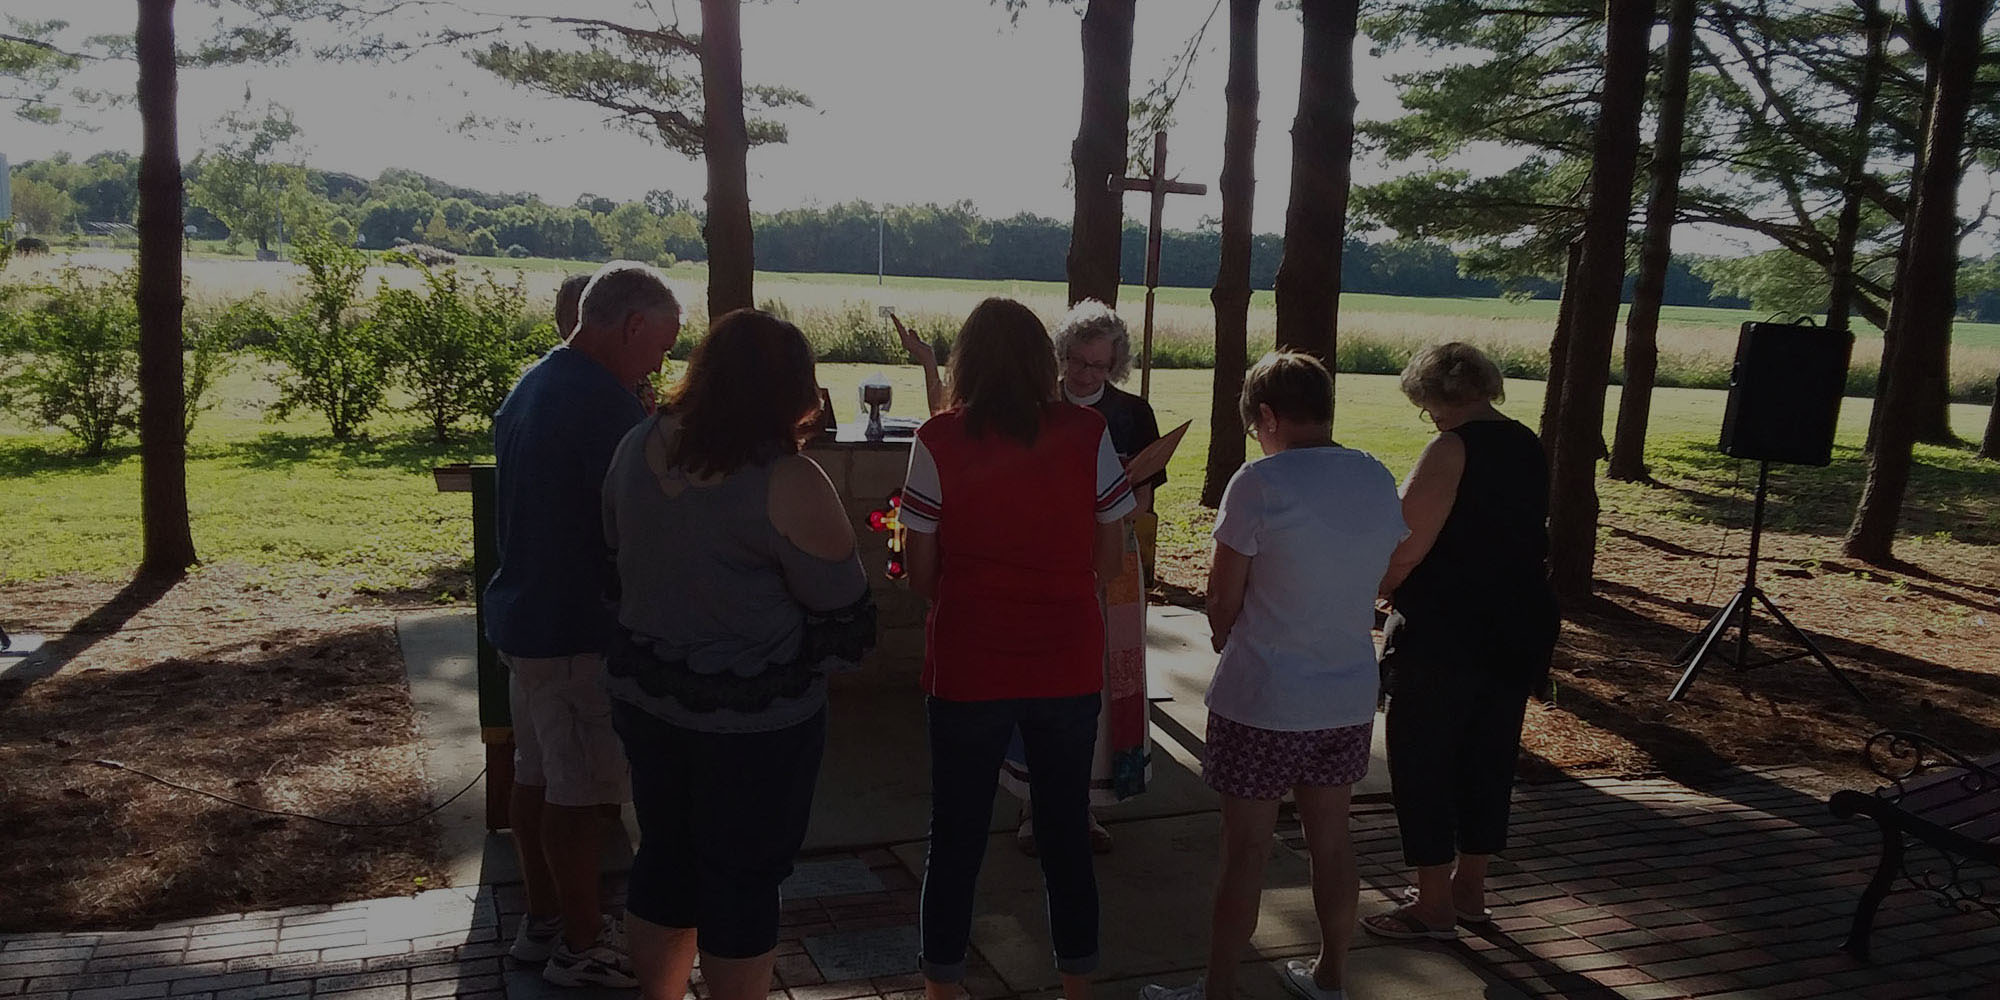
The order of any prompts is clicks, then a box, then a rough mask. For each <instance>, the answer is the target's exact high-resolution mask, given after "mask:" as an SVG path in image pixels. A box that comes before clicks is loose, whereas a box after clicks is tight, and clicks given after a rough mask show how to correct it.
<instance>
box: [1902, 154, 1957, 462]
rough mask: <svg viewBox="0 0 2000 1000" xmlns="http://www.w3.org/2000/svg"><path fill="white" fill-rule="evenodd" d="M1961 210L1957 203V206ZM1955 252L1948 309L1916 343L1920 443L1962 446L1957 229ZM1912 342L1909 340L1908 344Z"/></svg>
mask: <svg viewBox="0 0 2000 1000" xmlns="http://www.w3.org/2000/svg"><path fill="white" fill-rule="evenodd" d="M1957 177H1958V179H1959V180H1958V183H1963V182H1964V180H1965V173H1964V171H1959V172H1958V174H1957ZM1953 210H1954V211H1956V210H1957V203H1956V202H1954V203H1953ZM1945 238H1946V239H1947V240H1948V241H1949V242H1950V244H1951V249H1950V250H1949V251H1948V252H1947V253H1946V254H1945V256H1944V258H1943V259H1944V261H1945V263H1944V264H1943V265H1941V266H1942V267H1943V268H1944V274H1943V275H1941V276H1939V282H1938V285H1939V287H1938V291H1937V294H1939V295H1942V296H1944V298H1943V299H1941V300H1940V301H1941V302H1943V303H1945V307H1944V308H1943V309H1941V310H1937V311H1935V312H1929V311H1927V314H1928V315H1931V316H1932V322H1934V323H1936V324H1938V328H1937V330H1936V331H1934V332H1929V333H1923V334H1919V335H1918V337H1917V339H1916V341H1915V343H1916V344H1917V350H1918V363H1919V364H1920V365H1922V367H1920V368H1919V369H1917V376H1916V378H1917V410H1916V414H1915V415H1914V416H1913V417H1912V418H1911V423H1913V424H1915V425H1916V434H1917V440H1918V441H1921V442H1923V443H1925V444H1942V445H1955V444H1958V435H1957V434H1954V433H1952V430H1951V325H1952V321H1953V320H1954V319H1955V318H1956V317H1957V313H1958V245H1959V231H1958V228H1957V227H1956V226H1954V227H1952V230H1951V232H1950V233H1948V234H1946V235H1945ZM1907 342H1909V341H1907V340H1906V343H1907Z"/></svg>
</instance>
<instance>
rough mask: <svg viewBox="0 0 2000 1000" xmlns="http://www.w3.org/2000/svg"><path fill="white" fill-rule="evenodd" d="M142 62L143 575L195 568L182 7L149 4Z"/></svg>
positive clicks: (139, 48)
mask: <svg viewBox="0 0 2000 1000" xmlns="http://www.w3.org/2000/svg"><path fill="white" fill-rule="evenodd" d="M134 41H135V43H136V50H135V54H136V56H137V57H138V60H139V124H140V131H141V135H142V142H143V146H142V147H141V152H140V154H139V179H138V188H139V227H138V228H139V288H138V296H137V298H138V305H139V509H140V517H141V524H142V528H141V531H142V534H143V535H144V543H143V544H144V550H145V551H144V552H143V554H142V555H141V556H140V561H139V575H140V576H145V577H153V578H168V577H176V576H179V575H181V574H182V573H184V572H186V570H187V568H188V567H189V566H192V565H194V563H195V554H194V536H193V535H192V534H191V533H190V532H189V530H188V499H187V434H186V431H187V428H186V425H185V424H184V423H183V412H182V408H183V403H184V399H183V394H184V393H185V387H184V386H183V385H182V378H183V375H182V371H181V367H182V358H181V346H182V345H181V155H180V138H179V133H178V120H177V119H178V115H179V100H180V93H179V90H180V82H179V79H178V76H179V72H178V70H177V69H176V68H175V64H174V4H173V0H143V2H141V3H140V4H139V26H138V32H137V34H136V35H135V36H134Z"/></svg>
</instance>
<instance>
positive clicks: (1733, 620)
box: [1667, 461, 1867, 701]
mask: <svg viewBox="0 0 2000 1000" xmlns="http://www.w3.org/2000/svg"><path fill="white" fill-rule="evenodd" d="M1770 479H1771V463H1770V462H1768V461H1764V462H1758V463H1757V503H1756V506H1755V507H1754V508H1753V510H1752V512H1751V514H1750V562H1749V565H1748V566H1746V567H1744V570H1743V587H1742V589H1741V590H1738V591H1737V592H1736V594H1735V596H1733V597H1731V598H1730V599H1729V600H1728V601H1727V602H1725V603H1724V604H1723V605H1722V610H1720V611H1717V612H1716V613H1715V617H1713V618H1710V619H1709V620H1708V624H1707V625H1705V626H1703V627H1702V630H1701V631H1700V632H1698V633H1696V634H1695V637H1694V638H1693V639H1690V640H1688V644H1687V645H1685V646H1682V647H1681V651H1680V655H1679V656H1676V657H1675V658H1674V666H1677V667H1678V666H1681V665H1683V664H1685V665H1686V668H1687V669H1686V671H1685V672H1684V673H1682V674H1681V679H1680V683H1678V684H1675V685H1674V690H1673V693H1672V694H1669V695H1667V700H1668V701H1679V700H1681V696H1682V695H1685V694H1687V692H1688V688H1691V687H1693V686H1694V681H1695V678H1696V677H1699V676H1701V667H1702V664H1703V663H1704V662H1705V661H1707V659H1708V658H1709V657H1710V656H1711V655H1713V656H1715V657H1717V658H1719V659H1721V660H1722V661H1723V662H1725V663H1728V664H1729V665H1730V666H1732V667H1735V668H1736V669H1737V670H1751V669H1754V668H1756V667H1768V666H1772V665H1773V664H1778V663H1789V662H1791V661H1793V660H1803V659H1805V658H1807V657H1811V658H1813V659H1814V660H1817V661H1819V665H1820V666H1822V667H1825V668H1826V672H1827V673H1829V674H1832V675H1833V679H1834V680H1837V681H1839V682H1840V686H1841V687H1844V688H1846V689H1847V691H1848V693H1849V694H1852V695H1853V696H1854V697H1856V698H1858V699H1861V700H1863V701H1866V700H1867V699H1866V698H1864V697H1862V694H1861V689H1860V688H1857V687H1855V686H1854V682H1853V681H1850V680H1848V679H1847V675H1846V674H1843V673H1841V672H1840V668H1839V667H1836V666H1834V665H1833V661H1832V660H1830V659H1827V656H1826V653H1824V652H1822V651H1821V650H1820V648H1819V646H1818V644H1816V643H1814V642H1813V641H1812V637H1811V636H1808V635H1806V634H1805V632H1803V631H1801V630H1800V629H1799V627H1798V626H1797V625H1794V624H1792V620H1791V619H1790V618H1787V617H1785V613H1784V612H1783V611H1780V610H1778V606H1777V604H1775V603H1773V602H1772V601H1771V598H1770V597H1769V596H1768V595H1766V594H1765V593H1764V591H1763V590H1762V589H1761V588H1759V587H1758V586H1757V549H1758V544H1759V543H1760V542H1761V541H1762V540H1763V536H1764V493H1765V489H1766V487H1768V486H1769V485H1770ZM1757 604H1762V605H1764V610H1766V611H1769V612H1770V613H1771V617H1772V618H1773V619H1775V620H1776V621H1777V623H1778V624H1779V625H1782V626H1784V629H1785V631H1787V632H1789V633H1791V636H1792V638H1793V639H1796V640H1797V641H1798V643H1799V645H1801V646H1804V647H1805V649H1804V650H1802V651H1800V652H1797V653H1791V654H1788V655H1785V656H1773V657H1771V658H1769V659H1764V660H1758V661H1757V662H1755V663H1752V662H1750V616H1751V614H1752V613H1753V612H1754V611H1755V610H1756V607H1755V606H1756V605H1757ZM1732 627H1733V628H1735V629H1736V658H1735V659H1733V660H1732V659H1730V658H1729V657H1728V656H1727V655H1726V654H1724V653H1723V652H1722V651H1721V650H1720V649H1719V648H1718V647H1719V646H1720V645H1721V644H1722V637H1723V636H1724V635H1727V634H1728V632H1729V630H1730V629H1731V628H1732Z"/></svg>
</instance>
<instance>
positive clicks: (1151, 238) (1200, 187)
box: [1104, 131, 1208, 399]
mask: <svg viewBox="0 0 2000 1000" xmlns="http://www.w3.org/2000/svg"><path fill="white" fill-rule="evenodd" d="M1104 186H1105V187H1106V188H1108V189H1109V190H1112V191H1147V192H1151V194H1152V196H1153V197H1152V202H1153V211H1152V216H1151V219H1150V220H1149V222H1148V224H1147V227H1146V334H1145V345H1144V347H1143V348H1141V351H1140V354H1139V398H1141V399H1147V398H1150V397H1151V395H1152V389H1153V290H1154V289H1155V288H1158V287H1160V234H1161V232H1162V230H1161V228H1160V210H1161V209H1164V208H1166V207H1167V196H1168V195H1170V194H1207V193H1208V185H1206V184H1185V183H1182V182H1180V181H1174V180H1168V179H1167V133H1166V132H1165V131H1160V132H1155V133H1153V169H1152V170H1151V171H1150V172H1149V173H1148V174H1147V175H1146V176H1144V177H1120V176H1118V175H1116V174H1113V175H1111V176H1109V177H1106V178H1105V179H1104Z"/></svg>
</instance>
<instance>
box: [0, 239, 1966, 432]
mask: <svg viewBox="0 0 2000 1000" xmlns="http://www.w3.org/2000/svg"><path fill="white" fill-rule="evenodd" d="M64 259H65V258H64V257H63V255H60V254H57V255H51V256H50V257H47V258H39V259H34V260H30V261H16V262H15V263H14V264H12V265H10V266H9V267H8V269H7V277H8V278H9V279H11V280H16V281H19V280H27V279H29V278H32V277H33V276H34V275H36V274H38V273H42V272H45V271H47V270H49V269H51V268H54V267H57V266H60V263H61V262H62V261H63V260H64ZM72 259H74V260H75V261H76V262H77V263H79V264H86V265H90V266H97V267H108V268H116V267H124V266H126V265H127V263H128V262H129V260H130V256H129V255H128V254H126V253H124V252H123V251H81V252H77V253H76V254H74V255H73V258H72ZM463 260H464V262H465V263H467V264H474V265H478V266H482V267H489V268H491V269H493V270H494V271H495V272H497V273H499V274H501V275H508V274H516V273H517V274H518V275H519V278H520V281H521V283H522V285H523V287H524V288H525V289H526V291H527V293H528V297H529V301H530V303H532V304H534V305H536V306H537V307H540V308H546V306H547V303H550V302H552V301H553V300H554V296H555V288H556V286H557V285H559V284H560V283H561V281H562V278H563V276H565V275H567V274H573V273H581V272H586V271H588V270H589V269H591V268H592V267H594V266H595V265H593V264H591V263H589V262H584V261H555V260H542V259H535V258H529V259H522V260H515V259H511V258H501V257H467V258H463ZM299 273H300V272H299V269H298V268H296V267H295V266H293V265H291V264H287V263H258V262H256V261H250V260H245V259H243V258H241V257H225V256H221V255H193V256H191V257H190V258H189V259H188V261H187V276H188V286H189V297H190V300H191V302H192V303H193V304H194V305H195V306H197V307H201V306H204V305H211V304H215V303H219V302H223V301H227V300H232V299H236V298H241V297H244V296H247V295H252V294H263V295H265V296H267V297H269V298H271V299H273V300H275V301H280V302H282V301H286V300H288V299H290V298H291V297H293V296H294V295H295V294H296V291H295V285H296V281H297V277H298V275H299ZM669 274H670V275H671V276H672V278H673V279H674V280H675V282H676V283H677V284H678V285H679V286H680V288H681V290H682V292H683V298H684V299H685V300H686V303H687V305H688V306H689V309H690V311H691V313H693V314H695V317H694V318H695V319H696V320H697V322H699V321H700V319H701V317H702V314H703V312H704V310H703V305H702V302H703V289H704V287H705V283H706V280H707V269H706V266H705V265H703V264H698V263H696V264H678V265H675V266H674V267H673V268H672V269H671V270H670V272H669ZM378 279H379V280H381V281H386V282H387V283H389V284H391V285H396V286H401V287H411V286H414V285H415V284H416V283H417V280H418V279H417V275H416V273H415V272H414V271H411V270H410V269H407V268H400V267H383V268H374V269H371V275H370V287H371V289H372V287H373V286H374V284H375V282H376V281H377V280H378ZM757 289H758V301H759V302H760V303H764V304H767V305H775V306H781V307H783V308H784V309H785V310H786V311H788V312H789V313H791V314H792V315H794V316H795V317H796V318H798V319H800V321H801V323H802V324H804V323H805V321H806V319H807V318H809V317H814V316H817V317H819V318H821V319H823V320H825V321H827V322H829V323H834V324H846V325H852V324H853V322H854V319H851V318H850V317H856V318H858V319H860V320H861V321H864V322H869V323H879V321H878V320H876V319H875V318H874V314H875V310H876V307H877V306H878V305H889V306H893V307H895V308H896V309H897V310H898V311H899V312H900V313H901V314H902V315H903V316H904V318H905V319H908V320H911V321H913V322H914V323H915V325H916V326H917V327H918V328H919V329H921V330H923V331H925V332H926V334H927V335H930V336H933V337H935V336H948V335H949V334H950V332H951V331H953V330H955V329H956V328H957V324H958V322H959V321H960V320H961V319H963V317H964V315H965V313H966V312H967V311H969V310H970V309H971V308H972V305H973V304H974V303H975V302H977V301H978V300H979V299H980V298H982V297H984V296H987V295H1006V296H1010V297H1014V298H1018V299H1021V300H1022V301H1024V302H1026V303H1028V304H1029V305H1030V306H1032V307H1033V308H1034V309H1035V310H1036V311H1037V312H1039V313H1041V314H1042V315H1043V316H1044V317H1046V318H1049V319H1053V318H1055V317H1056V316H1057V315H1059V314H1060V313H1061V312H1062V309H1063V305H1064V296H1065V293H1064V288H1063V285H1062V284H1061V283H1060V282H1051V281H978V280H969V279H955V278H908V277H890V278H887V279H886V281H885V283H884V284H882V285H880V286H878V285H876V283H875V280H874V279H873V278H872V277H871V276H868V275H855V274H797V273H780V272H760V273H759V274H758V276H757ZM1144 295H1145V292H1144V289H1141V288H1134V287H1129V286H1128V287H1126V288H1124V289H1123V290H1122V291H1121V292H1120V298H1119V302H1120V303H1121V305H1122V306H1123V307H1124V311H1125V312H1126V313H1127V314H1128V316H1129V317H1130V318H1131V319H1136V318H1137V316H1138V315H1139V305H1140V303H1141V302H1143V301H1144ZM1158 298H1159V306H1158V310H1157V317H1156V331H1157V340H1156V345H1155V357H1156V361H1157V363H1158V365H1159V366H1160V367H1167V368H1202V367H1207V366H1209V365H1211V364H1213V358H1214V351H1213V339H1214V336H1213V332H1212V331H1213V328H1214V326H1213V312H1212V311H1211V309H1210V307H1209V305H1208V291H1207V290H1206V289H1199V288H1162V289H1160V290H1159V295H1158ZM1555 310H1556V303H1555V302H1553V301H1549V300H1526V301H1515V300H1509V299H1453V298H1412V297H1406V296H1394V295H1367V294H1358V293H1357V294H1347V295H1344V296H1342V299H1341V339H1342V344H1343V345H1344V346H1343V348H1342V352H1341V359H1340V361H1341V365H1342V367H1343V369H1344V370H1354V371H1366V372H1378V373H1379V372H1383V371H1393V370H1395V369H1396V368H1397V367H1400V365H1401V361H1400V360H1399V359H1401V358H1406V357H1407V356H1408V355H1409V354H1410V353H1411V352H1412V351H1413V350H1414V349H1415V348H1417V347H1419V346H1422V345H1423V344H1426V343H1434V342H1437V341H1441V340H1452V339H1456V340H1469V341H1472V342H1474V343H1478V344H1480V345H1481V346H1483V347H1485V348H1487V349H1488V350H1489V351H1490V352H1492V353H1493V354H1494V355H1495V356H1496V357H1497V358H1499V359H1500V360H1501V361H1502V364H1503V366H1504V367H1506V368H1507V370H1508V371H1509V372H1510V373H1511V374H1514V375H1516V376H1519V377H1528V378H1540V377H1542V375H1543V373H1544V372H1545V370H1546V364H1547V361H1546V359H1547V353H1548V340H1549V335H1550V332H1551V329H1552V327H1553V325H1554V322H1555ZM1764 318H1766V317H1764V316H1761V315H1758V314H1755V313H1751V312H1749V311H1746V310H1731V309H1712V308H1705V307H1691V306H1668V307H1666V308H1665V309H1664V310H1663V312H1662V316H1661V322H1662V327H1661V330H1660V345H1661V350H1662V359H1661V375H1660V377H1661V380H1662V384H1666V385H1684V386H1702V387H1713V386H1718V385H1721V384H1723V383H1724V382H1726V380H1727V373H1728V369H1729V364H1730V359H1731V358H1732V357H1733V355H1734V353H1735V347H1736V337H1737V327H1738V326H1739V325H1741V324H1742V323H1743V322H1745V321H1748V320H1755V319H1764ZM1275 324H1276V314H1275V313H1274V311H1273V305H1272V293H1270V292H1268V291H1261V292H1257V293H1255V295H1254V296H1253V297H1252V300H1251V312H1250V337H1251V355H1252V356H1253V357H1254V356H1256V355H1257V354H1259V353H1261V352H1262V351H1263V350H1266V349H1268V348H1269V346H1270V345H1271V343H1272V337H1273V333H1272V331H1273V330H1274V329H1275ZM881 332H882V334H883V336H884V337H886V336H887V333H886V330H884V331H881ZM1135 332H1136V331H1135ZM1856 335H1857V337H1858V338H1859V340H1858V343H1857V346H1856V349H1855V355H1854V375H1853V378H1852V379H1851V382H1850V384H1851V386H1852V387H1853V388H1852V390H1851V391H1856V392H1858V391H1860V390H1861V389H1862V387H1865V386H1870V385H1872V384H1873V378H1874V376H1873V372H1874V368H1875V364H1876V360H1877V357H1878V355H1879V353H1880V348H1879V347H1876V346H1874V345H1876V344H1879V342H1880V333H1879V332H1878V331H1875V330H1874V329H1873V328H1872V327H1869V326H1868V325H1867V324H1865V323H1864V324H1859V325H1858V327H1857V330H1856ZM1622 337H1623V334H1622V332H1621V334H1620V340H1621V348H1620V351H1621V353H1622ZM1617 366H1618V362H1617V361H1616V360H1615V357H1614V369H1616V368H1617ZM1996 374H2000V324H1995V323H1958V324H1956V325H1955V326H1954V327H1953V344H1952V386H1953V398H1956V399H1961V400H1967V401H1984V400H1987V399H1990V398H1991V397H1992V392H1993V383H1994V377H1995V375H1996ZM1613 377H1614V380H1616V379H1618V378H1619V377H1620V376H1619V375H1618V374H1617V373H1616V371H1614V376H1613Z"/></svg>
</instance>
